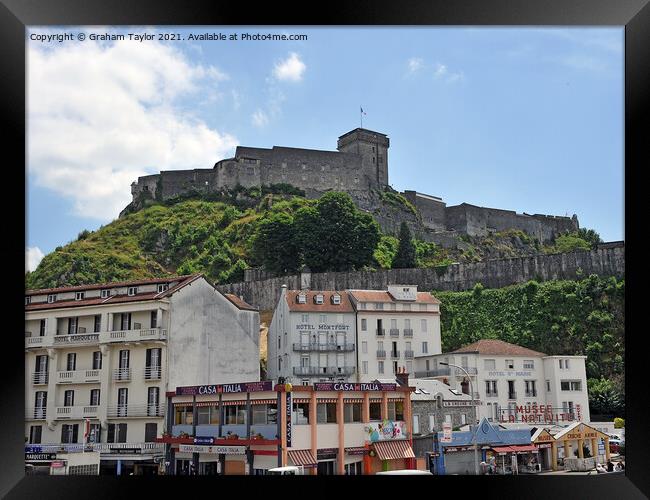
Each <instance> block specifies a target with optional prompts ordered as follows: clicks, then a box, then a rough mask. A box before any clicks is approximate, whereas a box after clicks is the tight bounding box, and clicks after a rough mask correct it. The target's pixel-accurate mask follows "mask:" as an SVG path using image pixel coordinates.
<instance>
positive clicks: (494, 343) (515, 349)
mask: <svg viewBox="0 0 650 500" xmlns="http://www.w3.org/2000/svg"><path fill="white" fill-rule="evenodd" d="M462 352H477V353H479V354H488V355H494V356H546V354H544V353H543V352H538V351H533V350H532V349H528V348H526V347H521V346H519V345H515V344H510V343H508V342H504V341H503V340H497V339H481V340H479V341H477V342H474V343H473V344H469V345H466V346H463V347H461V348H460V349H456V350H455V351H451V353H462Z"/></svg>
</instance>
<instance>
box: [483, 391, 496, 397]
mask: <svg viewBox="0 0 650 500" xmlns="http://www.w3.org/2000/svg"><path fill="white" fill-rule="evenodd" d="M485 397H486V398H498V397H499V393H498V392H486V393H485Z"/></svg>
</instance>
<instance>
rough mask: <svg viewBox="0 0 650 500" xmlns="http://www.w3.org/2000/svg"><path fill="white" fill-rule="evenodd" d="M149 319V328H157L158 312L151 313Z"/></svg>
mask: <svg viewBox="0 0 650 500" xmlns="http://www.w3.org/2000/svg"><path fill="white" fill-rule="evenodd" d="M150 317H151V319H150V324H151V328H158V311H151V313H150Z"/></svg>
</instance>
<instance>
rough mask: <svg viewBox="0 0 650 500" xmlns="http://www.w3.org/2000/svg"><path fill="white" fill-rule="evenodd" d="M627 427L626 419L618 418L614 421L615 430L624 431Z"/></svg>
mask: <svg viewBox="0 0 650 500" xmlns="http://www.w3.org/2000/svg"><path fill="white" fill-rule="evenodd" d="M624 427H625V419H622V418H620V417H616V418H615V419H614V429H623V428H624Z"/></svg>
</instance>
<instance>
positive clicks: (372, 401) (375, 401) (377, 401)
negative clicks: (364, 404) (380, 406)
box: [370, 398, 381, 403]
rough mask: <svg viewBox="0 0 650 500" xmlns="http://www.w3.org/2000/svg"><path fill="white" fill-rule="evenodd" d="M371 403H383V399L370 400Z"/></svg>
mask: <svg viewBox="0 0 650 500" xmlns="http://www.w3.org/2000/svg"><path fill="white" fill-rule="evenodd" d="M370 402H371V403H381V398H370Z"/></svg>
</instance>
